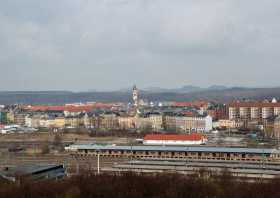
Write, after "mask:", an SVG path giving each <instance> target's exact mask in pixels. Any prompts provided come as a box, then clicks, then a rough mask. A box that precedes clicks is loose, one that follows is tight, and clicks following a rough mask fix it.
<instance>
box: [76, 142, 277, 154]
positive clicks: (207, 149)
mask: <svg viewBox="0 0 280 198" xmlns="http://www.w3.org/2000/svg"><path fill="white" fill-rule="evenodd" d="M75 146H76V148H77V149H78V150H84V149H86V150H132V151H167V152H168V151H173V152H176V151H178V152H180V151H181V152H217V153H258V154H271V153H277V154H280V152H279V150H277V149H267V148H231V147H176V146H110V145H109V146H99V145H90V144H89V145H75Z"/></svg>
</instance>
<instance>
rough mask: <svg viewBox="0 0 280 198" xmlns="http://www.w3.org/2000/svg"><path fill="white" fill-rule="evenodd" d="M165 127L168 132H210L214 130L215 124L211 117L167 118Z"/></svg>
mask: <svg viewBox="0 0 280 198" xmlns="http://www.w3.org/2000/svg"><path fill="white" fill-rule="evenodd" d="M165 126H166V129H167V130H174V129H175V130H176V131H182V132H190V131H199V132H208V131H210V130H212V127H213V124H212V117H211V116H196V117H187V116H166V117H165Z"/></svg>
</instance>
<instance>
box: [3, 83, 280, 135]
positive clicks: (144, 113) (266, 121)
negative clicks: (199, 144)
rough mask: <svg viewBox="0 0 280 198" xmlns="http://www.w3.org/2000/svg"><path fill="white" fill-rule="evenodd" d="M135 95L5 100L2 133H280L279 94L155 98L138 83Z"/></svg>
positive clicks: (134, 90) (133, 93)
mask: <svg viewBox="0 0 280 198" xmlns="http://www.w3.org/2000/svg"><path fill="white" fill-rule="evenodd" d="M131 99H132V100H131V101H132V102H128V103H126V102H110V103H109V102H85V103H71V104H63V105H30V104H18V105H16V104H14V105H1V111H0V121H1V125H0V131H1V133H2V134H5V133H13V132H17V131H38V130H45V129H51V130H52V131H63V130H67V129H69V130H70V129H86V130H89V131H108V130H122V131H135V132H149V131H150V132H152V131H154V132H164V131H166V132H169V133H170V132H179V133H191V132H201V133H205V132H210V131H215V130H219V129H223V130H224V129H230V130H243V131H244V130H248V131H256V132H257V131H259V132H262V134H263V135H264V136H266V137H270V138H273V137H274V138H278V137H279V133H280V117H279V115H280V103H279V102H278V101H277V100H276V99H275V98H269V99H266V100H261V101H259V100H249V99H243V100H234V101H231V102H228V103H218V102H213V101H208V100H194V101H191V102H178V101H159V100H156V102H153V101H148V100H147V99H145V98H142V97H141V95H140V93H139V90H138V89H137V87H136V86H134V87H133V89H132V93H131Z"/></svg>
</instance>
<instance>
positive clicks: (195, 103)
mask: <svg viewBox="0 0 280 198" xmlns="http://www.w3.org/2000/svg"><path fill="white" fill-rule="evenodd" d="M207 105H208V102H207V101H200V100H199V101H192V102H172V104H171V106H174V107H203V106H207Z"/></svg>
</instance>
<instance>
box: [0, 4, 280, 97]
mask: <svg viewBox="0 0 280 198" xmlns="http://www.w3.org/2000/svg"><path fill="white" fill-rule="evenodd" d="M279 10H280V1H279V0H245V1H244V0H0V74H1V77H0V90H75V91H78V90H90V89H97V90H111V89H119V88H124V87H130V86H132V85H133V84H134V83H136V84H137V85H138V86H139V87H142V88H143V87H151V86H159V87H166V88H171V87H181V86H183V85H187V84H192V85H197V86H203V87H206V86H209V85H213V84H218V85H228V86H262V87H263V86H280V61H279V59H280V50H279V47H280V11H279Z"/></svg>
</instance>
